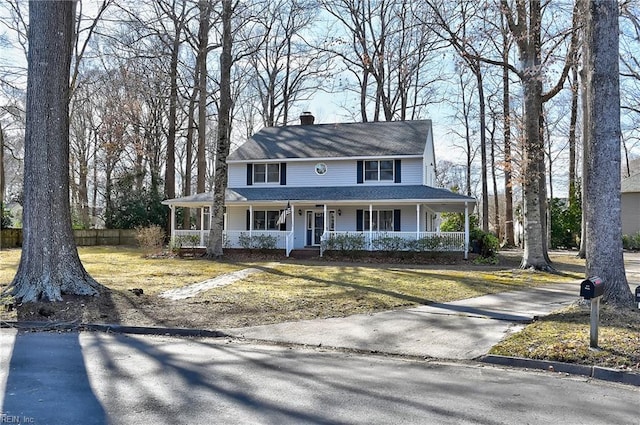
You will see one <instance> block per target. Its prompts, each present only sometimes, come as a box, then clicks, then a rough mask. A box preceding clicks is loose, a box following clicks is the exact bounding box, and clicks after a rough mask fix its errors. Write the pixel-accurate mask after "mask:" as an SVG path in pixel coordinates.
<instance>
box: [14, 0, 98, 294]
mask: <svg viewBox="0 0 640 425" xmlns="http://www.w3.org/2000/svg"><path fill="white" fill-rule="evenodd" d="M29 23H30V25H29V57H28V76H27V122H26V132H25V161H24V217H23V218H24V223H23V224H24V228H23V231H24V233H23V234H24V236H23V237H24V242H23V247H22V257H21V259H20V265H19V266H18V272H17V274H16V276H15V278H14V280H13V282H12V284H11V293H12V295H14V296H15V297H16V298H17V299H18V300H20V301H22V302H30V301H38V300H42V301H44V300H48V301H59V300H62V294H76V295H97V294H98V290H97V288H98V284H97V283H96V282H95V281H94V280H93V279H92V278H91V277H90V276H89V274H88V273H87V272H86V271H85V269H84V267H83V266H82V263H81V262H80V258H79V257H78V252H77V249H76V245H75V241H74V239H73V232H72V230H71V213H70V206H69V67H70V65H71V46H72V40H73V31H74V2H72V1H30V2H29Z"/></svg>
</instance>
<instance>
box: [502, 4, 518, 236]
mask: <svg viewBox="0 0 640 425" xmlns="http://www.w3.org/2000/svg"><path fill="white" fill-rule="evenodd" d="M500 21H501V22H503V21H504V15H500ZM502 25H503V26H504V23H503V24H502ZM503 31H504V34H503V37H504V45H503V50H502V60H503V61H504V65H503V67H502V120H503V122H504V124H503V132H504V198H505V210H504V227H505V229H504V234H505V243H506V245H507V246H515V244H516V242H515V235H514V231H513V186H512V178H511V176H512V170H513V165H512V164H513V162H512V160H511V102H510V100H509V95H510V90H509V87H510V84H509V67H508V66H507V64H508V63H509V51H510V47H511V43H510V42H509V40H508V38H507V37H508V36H507V33H506V31H507V29H503Z"/></svg>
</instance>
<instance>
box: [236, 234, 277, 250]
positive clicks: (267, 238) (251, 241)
mask: <svg viewBox="0 0 640 425" xmlns="http://www.w3.org/2000/svg"><path fill="white" fill-rule="evenodd" d="M238 242H239V243H240V246H241V247H242V248H244V249H261V250H267V249H276V248H277V246H278V239H277V238H276V237H275V236H272V235H249V234H248V233H241V234H240V236H239V237H238Z"/></svg>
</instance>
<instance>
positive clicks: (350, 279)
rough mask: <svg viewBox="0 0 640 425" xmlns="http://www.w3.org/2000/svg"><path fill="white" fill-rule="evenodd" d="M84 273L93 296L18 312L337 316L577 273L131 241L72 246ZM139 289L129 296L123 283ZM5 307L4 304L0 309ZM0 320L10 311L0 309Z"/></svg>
mask: <svg viewBox="0 0 640 425" xmlns="http://www.w3.org/2000/svg"><path fill="white" fill-rule="evenodd" d="M79 253H80V258H81V259H82V262H83V264H84V266H85V268H86V269H87V271H88V272H89V273H90V274H91V275H92V276H93V277H94V278H95V279H96V280H97V281H98V282H100V283H101V284H103V285H104V286H105V289H104V291H103V294H102V296H101V297H99V298H97V299H94V300H87V299H82V298H81V299H76V298H75V297H66V298H65V301H64V302H63V303H60V304H59V305H58V307H57V308H56V312H55V314H54V315H52V316H50V317H49V318H48V319H45V318H43V317H39V315H38V313H37V309H35V308H32V307H28V306H21V308H19V309H18V313H17V315H18V318H19V319H20V320H50V321H56V320H57V321H70V320H76V321H81V322H101V323H117V324H126V325H141V326H153V325H158V326H179V327H197V328H205V329H219V328H224V327H238V326H249V325H257V324H267V323H277V322H280V321H285V320H300V319H312V318H318V317H340V316H348V315H350V314H355V313H365V312H376V311H383V310H390V309H395V308H404V307H409V306H414V305H418V304H428V303H430V302H446V301H453V300H459V299H464V298H469V297H475V296H480V295H485V294H490V293H495V292H502V291H509V290H515V289H518V288H523V287H530V286H536V285H545V284H550V283H554V282H557V283H562V282H571V281H575V280H577V279H579V278H580V276H579V275H578V274H576V273H575V272H571V271H570V269H571V267H572V265H571V264H570V263H567V267H566V269H567V270H569V273H568V275H565V276H558V275H550V274H541V273H536V272H532V271H528V270H518V269H513V268H509V267H508V266H502V267H500V266H498V267H487V266H476V265H473V264H472V263H471V262H465V261H462V260H460V261H458V262H457V264H454V265H432V266H429V265H420V266H411V265H399V264H393V265H388V264H363V263H346V262H345V263H334V262H318V261H316V262H313V261H298V262H296V261H293V260H286V259H284V258H282V261H277V262H275V261H272V262H269V261H259V262H255V261H250V258H244V259H236V260H234V261H231V260H228V261H222V262H214V261H208V260H204V259H178V258H153V259H152V258H144V257H143V255H142V252H141V251H139V250H137V249H132V248H120V247H86V248H80V249H79ZM19 256H20V250H4V251H2V252H1V254H0V288H3V287H4V286H6V285H8V284H9V283H10V282H11V280H12V278H13V276H14V274H15V271H16V268H17V265H18V262H19ZM249 267H257V268H259V269H261V270H262V272H261V273H257V274H253V275H251V276H249V277H248V278H246V279H244V280H242V281H239V282H236V283H234V284H232V285H229V286H224V287H220V288H214V289H211V290H209V291H206V292H204V293H202V294H201V295H200V296H198V297H195V298H190V299H186V300H183V301H169V300H166V299H164V298H161V297H159V296H158V295H159V294H160V293H161V292H163V291H166V290H169V289H174V288H177V287H181V286H185V285H189V284H192V283H197V282H201V281H204V280H206V279H210V278H213V277H216V276H219V275H221V274H225V273H229V272H233V271H236V270H240V269H244V268H249ZM136 288H140V289H142V290H143V291H144V292H143V295H141V296H137V295H135V294H134V293H133V292H132V291H131V289H136ZM3 310H4V309H3ZM0 314H1V315H2V316H1V317H0V318H2V319H4V320H8V319H15V318H16V313H15V310H14V311H13V312H7V311H2V312H1V313H0Z"/></svg>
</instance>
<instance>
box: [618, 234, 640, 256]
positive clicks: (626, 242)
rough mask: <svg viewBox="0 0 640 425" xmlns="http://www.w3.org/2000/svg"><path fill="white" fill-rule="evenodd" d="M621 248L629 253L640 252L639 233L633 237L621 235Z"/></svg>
mask: <svg viewBox="0 0 640 425" xmlns="http://www.w3.org/2000/svg"><path fill="white" fill-rule="evenodd" d="M622 247H623V248H624V249H627V250H629V251H640V232H638V233H636V234H635V235H622Z"/></svg>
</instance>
